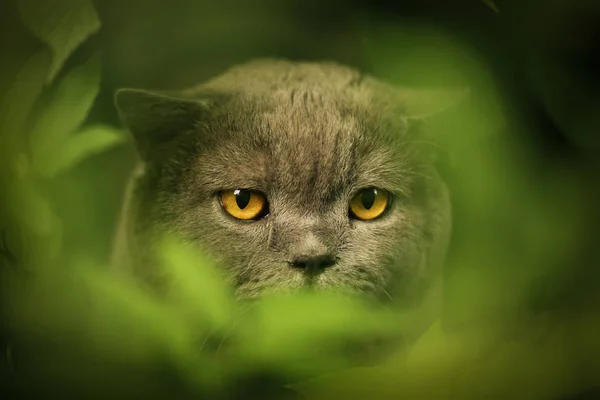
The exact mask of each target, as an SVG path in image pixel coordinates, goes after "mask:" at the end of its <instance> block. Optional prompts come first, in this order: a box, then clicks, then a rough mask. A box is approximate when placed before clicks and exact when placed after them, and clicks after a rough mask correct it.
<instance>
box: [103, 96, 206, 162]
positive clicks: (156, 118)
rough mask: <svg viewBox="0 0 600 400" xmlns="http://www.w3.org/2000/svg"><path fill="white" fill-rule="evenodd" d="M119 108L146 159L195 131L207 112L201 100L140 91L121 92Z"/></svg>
mask: <svg viewBox="0 0 600 400" xmlns="http://www.w3.org/2000/svg"><path fill="white" fill-rule="evenodd" d="M115 105H116V107H117V110H118V112H119V115H120V117H121V120H122V121H123V123H124V124H125V126H126V127H127V129H129V131H130V132H131V134H132V135H133V139H134V142H135V146H136V149H137V151H138V153H139V155H140V157H141V158H142V159H144V160H148V159H149V158H152V157H153V156H154V155H156V154H159V152H160V149H161V147H162V145H163V144H165V143H168V142H169V141H170V140H171V139H173V138H175V137H176V136H177V135H179V134H181V133H184V132H187V131H190V130H192V129H193V128H194V125H195V124H196V123H197V121H198V120H199V119H200V118H201V116H202V113H203V112H204V111H205V109H206V104H203V103H201V102H199V101H194V100H186V99H180V98H176V97H171V96H169V95H164V94H159V93H154V92H149V91H145V90H138V89H120V90H118V91H117V92H116V94H115Z"/></svg>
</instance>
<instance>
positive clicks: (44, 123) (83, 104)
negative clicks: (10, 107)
mask: <svg viewBox="0 0 600 400" xmlns="http://www.w3.org/2000/svg"><path fill="white" fill-rule="evenodd" d="M99 88H100V62H99V59H98V57H97V56H94V57H92V58H90V59H89V60H88V61H87V62H86V63H85V64H83V65H80V66H78V67H76V68H74V69H73V70H72V71H70V72H69V74H68V75H67V76H65V77H64V78H63V80H62V81H61V82H60V84H59V86H58V87H57V89H56V91H55V92H54V93H52V98H51V99H50V101H49V103H48V104H47V105H46V106H45V107H44V108H43V109H42V111H41V114H40V115H39V116H38V117H37V119H36V121H35V124H34V126H33V128H32V131H31V132H30V135H29V141H30V142H29V143H30V148H31V153H32V161H33V164H34V165H35V166H36V167H37V170H38V171H40V172H41V170H43V168H45V167H46V165H47V164H51V163H52V160H53V159H54V157H55V153H56V152H59V151H60V149H61V148H62V147H63V146H64V144H65V142H66V140H67V138H68V137H69V135H71V134H72V133H73V132H75V131H76V130H77V128H78V127H79V126H80V125H81V124H82V122H83V121H84V120H85V118H86V117H87V115H88V112H89V110H90V109H91V107H92V105H93V104H94V100H95V99H96V96H97V95H98V91H99Z"/></svg>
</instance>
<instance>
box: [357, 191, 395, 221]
mask: <svg viewBox="0 0 600 400" xmlns="http://www.w3.org/2000/svg"><path fill="white" fill-rule="evenodd" d="M389 199H390V196H389V195H388V193H387V192H386V191H385V190H381V189H376V188H368V189H363V190H361V191H360V192H358V193H357V194H356V195H355V196H354V197H353V198H352V200H350V215H351V216H352V217H353V218H356V219H360V220H362V221H369V220H372V219H375V218H377V217H379V216H380V215H381V214H383V212H384V211H385V210H386V209H387V207H388V204H389Z"/></svg>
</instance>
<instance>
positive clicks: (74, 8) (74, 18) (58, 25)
mask: <svg viewBox="0 0 600 400" xmlns="http://www.w3.org/2000/svg"><path fill="white" fill-rule="evenodd" d="M18 5H19V11H20V13H21V18H22V19H23V22H24V23H25V25H26V26H27V27H28V28H29V29H30V30H31V32H32V33H33V34H34V35H35V36H36V37H37V38H38V39H40V40H41V41H42V42H44V43H46V44H47V45H48V46H49V47H50V49H51V50H52V53H53V57H52V65H51V67H50V71H49V72H48V75H47V78H46V79H47V81H48V82H51V81H52V80H54V78H55V77H56V74H57V73H58V71H60V69H61V68H62V66H63V64H64V62H65V61H66V60H67V58H68V57H69V56H70V55H71V53H72V52H73V51H74V50H75V49H76V48H77V47H79V45H81V44H82V43H83V42H84V41H85V40H86V39H87V38H88V37H89V36H90V35H92V34H93V33H95V32H96V31H98V30H99V29H100V20H99V19H98V15H97V14H96V10H95V9H94V6H93V5H92V3H91V2H90V1H89V0H18Z"/></svg>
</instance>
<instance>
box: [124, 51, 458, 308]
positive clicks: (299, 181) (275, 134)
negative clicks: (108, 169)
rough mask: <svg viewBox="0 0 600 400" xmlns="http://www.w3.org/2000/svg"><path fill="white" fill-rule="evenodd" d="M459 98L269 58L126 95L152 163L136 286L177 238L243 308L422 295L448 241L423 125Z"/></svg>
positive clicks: (135, 206)
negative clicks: (308, 298)
mask: <svg viewBox="0 0 600 400" xmlns="http://www.w3.org/2000/svg"><path fill="white" fill-rule="evenodd" d="M450 98H453V97H444V96H441V97H440V96H439V94H437V93H436V92H419V91H410V90H407V89H404V90H403V89H399V88H396V87H393V86H391V85H387V84H385V83H382V82H380V81H378V80H376V79H374V78H371V77H368V76H363V75H361V74H360V73H359V72H357V71H355V70H353V69H351V68H347V67H343V66H339V65H336V64H329V63H293V62H287V61H272V60H266V61H257V62H252V63H249V64H245V65H242V66H239V67H235V68H233V69H231V70H229V71H227V72H226V73H224V74H223V75H221V76H219V77H217V78H215V79H213V80H211V81H209V82H207V83H204V84H202V85H200V86H198V87H196V88H193V89H190V90H187V91H183V92H180V93H177V94H159V93H153V92H147V91H141V90H132V89H124V90H120V91H119V92H118V93H117V95H116V104H117V107H118V110H119V112H120V115H121V117H122V119H123V121H124V122H125V124H126V125H127V127H128V128H129V130H130V131H131V133H132V135H133V137H134V142H135V146H136V148H137V150H138V153H139V155H140V158H141V160H142V162H143V164H144V172H143V173H142V174H141V175H139V176H138V177H137V178H136V180H135V182H134V187H133V192H132V196H131V200H130V202H131V204H130V208H129V210H130V211H129V213H128V214H129V215H127V224H128V227H127V229H126V231H127V232H128V234H127V243H128V245H127V246H128V250H129V254H130V256H131V262H132V264H133V265H134V269H135V271H136V273H137V274H139V275H140V276H143V277H146V278H148V277H151V276H152V274H153V273H154V272H155V271H154V267H153V255H152V254H150V253H151V249H152V248H153V244H152V241H153V240H154V238H155V237H157V236H158V235H160V234H164V233H170V234H174V235H177V236H178V237H181V238H183V239H184V240H186V241H187V242H190V243H194V244H197V245H198V246H199V247H201V248H202V249H204V250H205V251H207V252H208V253H209V254H211V255H212V256H213V257H214V258H215V259H216V260H217V263H218V265H219V266H220V267H221V268H222V270H223V272H224V273H225V275H226V276H227V277H228V279H229V281H230V282H231V284H232V285H233V287H234V288H235V291H236V294H237V295H238V296H239V297H240V298H254V297H259V296H262V295H264V294H267V293H273V292H280V291H295V290H299V289H302V288H307V287H310V288H313V289H316V290H338V289H339V290H342V291H346V292H350V293H368V294H373V295H377V296H384V297H392V298H394V299H396V298H398V299H406V300H410V299H415V298H418V297H419V296H422V293H423V291H424V290H425V289H426V288H428V287H429V286H430V284H431V282H432V281H433V280H435V277H437V276H439V273H440V266H441V263H442V260H443V257H444V253H445V250H446V246H447V241H448V235H449V232H450V203H449V196H448V193H447V190H446V187H445V185H444V184H443V182H442V180H441V179H440V177H439V175H438V172H437V171H436V168H435V158H436V149H437V148H436V146H435V144H434V143H433V142H432V141H431V140H430V138H427V137H425V136H424V133H423V123H422V121H423V117H424V116H426V115H427V114H428V113H431V112H435V111H438V110H440V109H441V108H443V106H444V105H445V104H448V99H450ZM149 279H150V280H151V278H149Z"/></svg>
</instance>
